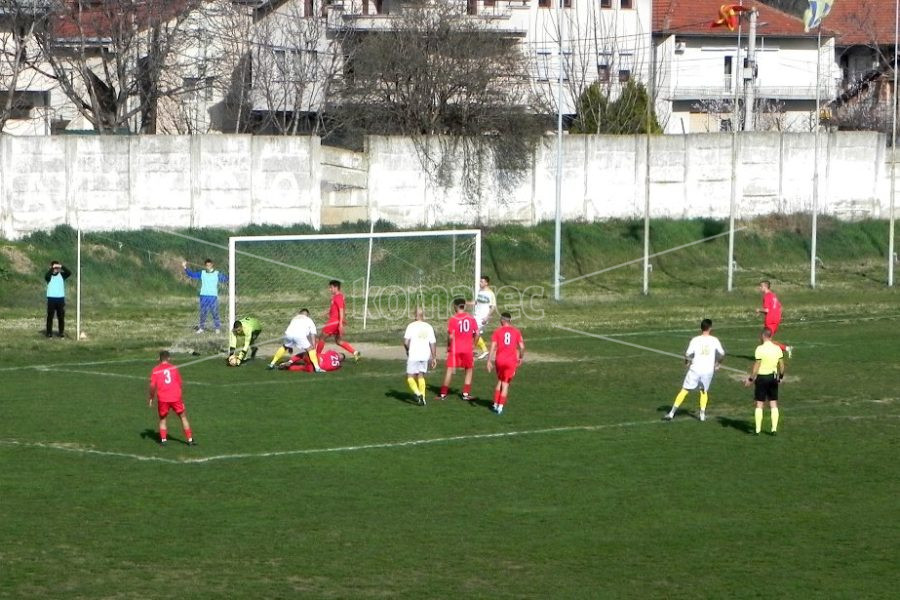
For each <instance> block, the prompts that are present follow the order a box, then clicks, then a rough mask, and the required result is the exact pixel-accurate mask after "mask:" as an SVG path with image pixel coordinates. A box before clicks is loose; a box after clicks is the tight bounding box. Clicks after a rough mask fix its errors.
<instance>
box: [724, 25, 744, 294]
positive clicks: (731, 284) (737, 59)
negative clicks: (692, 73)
mask: <svg viewBox="0 0 900 600" xmlns="http://www.w3.org/2000/svg"><path fill="white" fill-rule="evenodd" d="M734 58H735V64H734V67H733V68H732V69H731V71H732V73H733V74H734V76H733V78H732V82H733V84H734V106H733V107H732V117H731V205H730V206H729V209H728V286H727V288H728V291H729V292H730V291H731V290H733V289H734V213H735V210H736V209H737V189H738V188H737V143H738V137H737V132H738V115H739V112H738V88H739V86H738V78H737V74H738V65H740V64H741V22H740V21H738V37H737V50H736V51H735V56H734Z"/></svg>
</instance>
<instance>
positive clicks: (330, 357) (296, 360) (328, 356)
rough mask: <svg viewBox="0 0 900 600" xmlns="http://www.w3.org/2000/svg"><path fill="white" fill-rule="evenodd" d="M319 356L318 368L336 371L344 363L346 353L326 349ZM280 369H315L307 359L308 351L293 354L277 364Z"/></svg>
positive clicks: (312, 370)
mask: <svg viewBox="0 0 900 600" xmlns="http://www.w3.org/2000/svg"><path fill="white" fill-rule="evenodd" d="M318 357H319V368H320V369H321V370H322V371H337V370H338V369H340V368H341V367H342V366H343V365H344V361H345V360H346V359H347V355H346V354H344V353H343V352H337V351H335V350H326V351H325V352H323V353H322V354H319V355H318ZM278 368H279V369H281V370H282V371H302V372H304V373H312V372H314V371H315V370H316V367H315V365H313V363H312V362H311V361H310V360H309V353H308V352H303V353H300V354H295V355H294V356H292V357H290V358H289V359H288V360H286V361H284V362H283V363H281V364H279V365H278Z"/></svg>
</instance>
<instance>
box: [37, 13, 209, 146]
mask: <svg viewBox="0 0 900 600" xmlns="http://www.w3.org/2000/svg"><path fill="white" fill-rule="evenodd" d="M199 3H200V0H93V1H91V2H86V1H83V0H55V1H54V5H53V10H52V15H51V17H50V21H49V24H48V27H47V28H46V29H44V30H41V31H39V32H36V33H35V37H36V39H37V41H38V44H39V45H40V48H41V50H42V53H43V59H44V60H45V61H46V62H47V64H48V65H49V73H48V74H49V75H51V76H52V77H54V78H55V79H56V81H57V82H58V84H59V87H60V89H61V90H62V91H63V92H64V93H65V95H66V96H67V97H68V99H69V100H70V101H71V102H72V103H73V104H74V106H75V109H76V110H77V111H78V112H79V113H80V114H81V115H82V116H83V117H84V118H85V119H86V120H87V121H88V122H89V123H91V125H93V127H94V128H95V129H96V130H97V131H100V132H113V131H118V130H122V129H128V130H131V131H134V132H141V133H154V132H155V131H156V123H157V108H158V102H159V100H160V99H161V98H164V97H166V96H169V95H172V94H175V93H178V92H179V91H181V87H182V86H181V83H180V82H179V83H178V84H177V85H175V86H174V87H171V86H169V85H167V83H166V81H165V79H164V78H163V76H162V75H163V72H164V71H165V69H166V67H167V65H168V64H169V63H168V60H169V58H170V57H171V55H172V53H173V51H175V49H176V48H177V46H178V44H179V43H180V42H181V41H182V39H183V38H182V34H183V30H182V27H183V24H184V22H185V19H186V18H187V17H188V15H189V14H190V12H191V11H192V10H193V9H195V8H196V7H197V6H198V5H199Z"/></svg>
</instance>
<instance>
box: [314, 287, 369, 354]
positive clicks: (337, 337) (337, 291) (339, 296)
mask: <svg viewBox="0 0 900 600" xmlns="http://www.w3.org/2000/svg"><path fill="white" fill-rule="evenodd" d="M328 291H329V292H331V306H329V307H328V316H327V320H326V321H325V326H324V327H322V336H321V337H320V338H319V343H317V344H316V353H321V352H322V349H323V348H324V347H325V340H326V339H327V338H329V337H333V338H334V343H335V344H337V345H338V346H340V347H341V348H343V349H344V350H346V351H347V352H349V353H350V354H351V355H353V360H354V361H358V360H359V352H357V351H356V349H355V348H354V347H353V346H352V345H351V344H350V342H345V341H344V324H345V323H346V322H347V316H346V315H347V312H346V307H347V305H346V303H345V302H344V294H343V292H341V282H340V281H338V280H337V279H332V280H331V281H329V282H328Z"/></svg>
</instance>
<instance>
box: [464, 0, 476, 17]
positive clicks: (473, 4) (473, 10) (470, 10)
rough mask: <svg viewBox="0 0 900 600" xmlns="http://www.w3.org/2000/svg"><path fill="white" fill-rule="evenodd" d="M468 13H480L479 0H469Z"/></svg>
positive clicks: (467, 3)
mask: <svg viewBox="0 0 900 600" xmlns="http://www.w3.org/2000/svg"><path fill="white" fill-rule="evenodd" d="M466 14H469V15H477V14H478V0H467V2H466Z"/></svg>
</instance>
